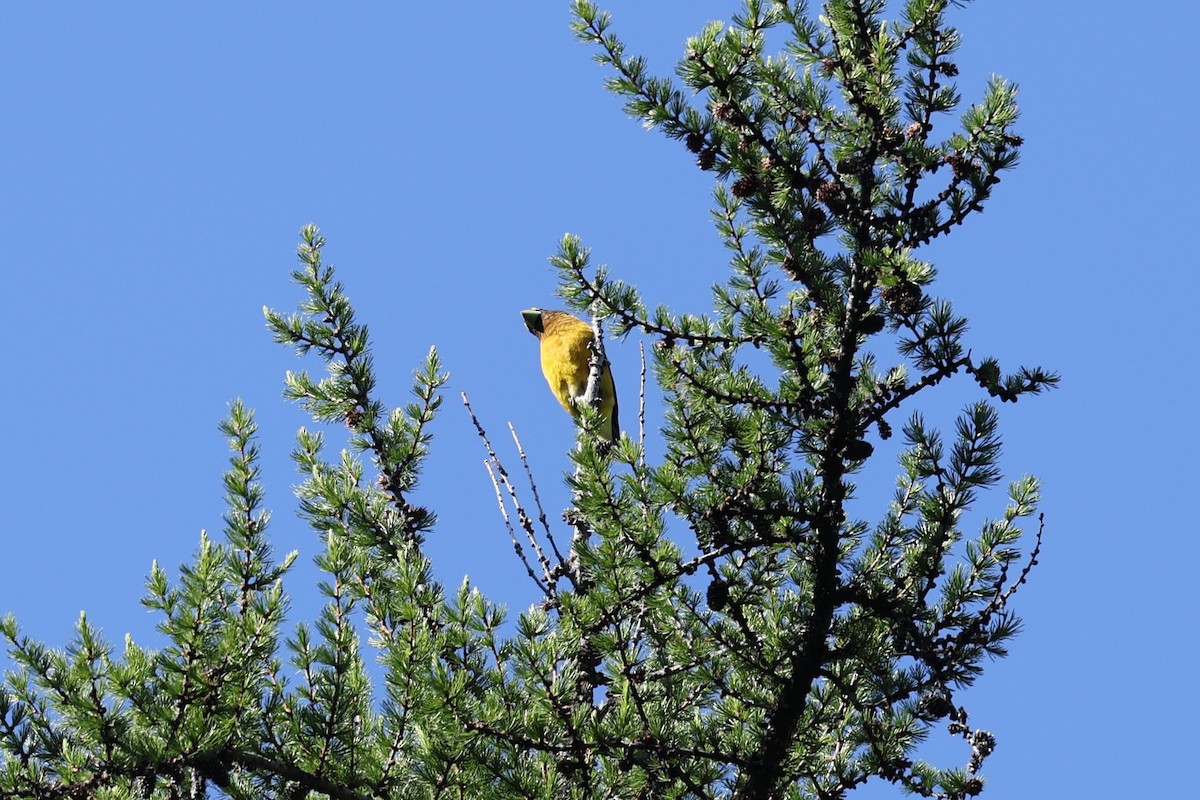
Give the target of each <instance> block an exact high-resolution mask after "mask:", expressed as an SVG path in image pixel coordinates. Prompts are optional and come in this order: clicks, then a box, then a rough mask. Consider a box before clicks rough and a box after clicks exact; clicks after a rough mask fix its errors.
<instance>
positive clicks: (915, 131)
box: [904, 122, 925, 139]
mask: <svg viewBox="0 0 1200 800" xmlns="http://www.w3.org/2000/svg"><path fill="white" fill-rule="evenodd" d="M924 132H925V126H924V125H922V124H921V123H920V122H914V123H912V124H911V125H909V126H908V127H907V128H905V129H904V135H905V136H907V137H908V138H909V139H916V138H917V137H918V136H920V135H921V134H922V133H924Z"/></svg>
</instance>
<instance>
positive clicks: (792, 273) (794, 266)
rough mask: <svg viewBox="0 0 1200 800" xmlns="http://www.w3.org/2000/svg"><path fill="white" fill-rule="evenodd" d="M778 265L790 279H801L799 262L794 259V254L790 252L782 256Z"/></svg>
mask: <svg viewBox="0 0 1200 800" xmlns="http://www.w3.org/2000/svg"><path fill="white" fill-rule="evenodd" d="M779 266H780V267H781V268H782V269H783V271H784V272H786V273H787V274H788V277H789V278H791V279H792V280H794V281H798V280H801V279H802V277H803V276H802V275H801V274H800V262H799V261H797V260H796V257H795V256H793V255H791V254H788V255H786V256H784V257H783V261H782V262H781V263H780V264H779Z"/></svg>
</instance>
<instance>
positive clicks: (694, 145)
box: [684, 133, 704, 153]
mask: <svg viewBox="0 0 1200 800" xmlns="http://www.w3.org/2000/svg"><path fill="white" fill-rule="evenodd" d="M684 144H686V145H687V149H688V150H691V151H692V152H693V153H699V152H700V151H701V150H703V149H704V134H702V133H689V134H688V135H687V139H685V140H684Z"/></svg>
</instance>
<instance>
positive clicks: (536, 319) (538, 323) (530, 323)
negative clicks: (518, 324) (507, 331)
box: [521, 308, 544, 336]
mask: <svg viewBox="0 0 1200 800" xmlns="http://www.w3.org/2000/svg"><path fill="white" fill-rule="evenodd" d="M521 318H522V319H524V320H525V327H526V328H529V332H530V333H532V334H533V335H534V336H540V335H541V334H542V333H544V330H543V328H542V310H541V309H540V308H530V309H528V310H526V311H522V312H521Z"/></svg>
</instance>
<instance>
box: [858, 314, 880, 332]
mask: <svg viewBox="0 0 1200 800" xmlns="http://www.w3.org/2000/svg"><path fill="white" fill-rule="evenodd" d="M883 325H884V322H883V316H882V315H880V314H872V315H871V316H869V317H863V318H862V319H861V320H859V322H858V326H857V327H858V332H859V333H861V334H863V335H865V336H873V335H874V334H876V333H879V332H880V331H881V330H883Z"/></svg>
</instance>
